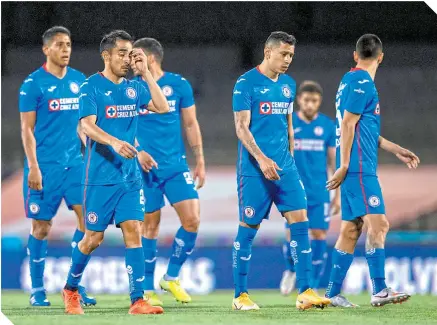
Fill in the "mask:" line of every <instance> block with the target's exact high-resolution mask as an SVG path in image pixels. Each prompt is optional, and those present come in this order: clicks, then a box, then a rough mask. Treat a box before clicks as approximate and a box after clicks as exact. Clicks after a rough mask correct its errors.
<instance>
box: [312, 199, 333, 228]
mask: <svg viewBox="0 0 437 325" xmlns="http://www.w3.org/2000/svg"><path fill="white" fill-rule="evenodd" d="M308 221H309V223H310V226H309V227H310V229H323V230H328V229H329V222H330V221H331V216H330V213H329V203H318V204H312V205H308Z"/></svg>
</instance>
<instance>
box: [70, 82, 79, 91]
mask: <svg viewBox="0 0 437 325" xmlns="http://www.w3.org/2000/svg"><path fill="white" fill-rule="evenodd" d="M70 90H71V92H72V93H75V94H78V93H79V85H78V84H77V83H75V82H71V83H70Z"/></svg>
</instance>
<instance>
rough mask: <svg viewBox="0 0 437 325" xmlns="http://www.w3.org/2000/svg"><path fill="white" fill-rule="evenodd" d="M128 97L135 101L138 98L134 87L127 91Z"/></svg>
mask: <svg viewBox="0 0 437 325" xmlns="http://www.w3.org/2000/svg"><path fill="white" fill-rule="evenodd" d="M126 96H127V97H129V98H130V99H135V97H137V92H136V91H135V89H133V88H132V87H128V88H127V89H126Z"/></svg>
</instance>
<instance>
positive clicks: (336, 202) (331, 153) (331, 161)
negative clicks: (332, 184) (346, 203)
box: [328, 147, 340, 215]
mask: <svg viewBox="0 0 437 325" xmlns="http://www.w3.org/2000/svg"><path fill="white" fill-rule="evenodd" d="M328 169H329V174H330V175H334V173H335V147H329V148H328ZM330 210H331V213H332V215H336V214H338V213H339V212H340V188H339V187H338V188H336V190H335V194H334V197H333V198H332V201H331V203H330Z"/></svg>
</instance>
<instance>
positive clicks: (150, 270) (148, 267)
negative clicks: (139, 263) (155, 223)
mask: <svg viewBox="0 0 437 325" xmlns="http://www.w3.org/2000/svg"><path fill="white" fill-rule="evenodd" d="M142 242H143V251H144V261H145V262H144V268H145V272H144V275H145V277H146V278H145V279H144V290H145V291H153V290H155V282H154V280H155V265H156V242H157V240H156V239H148V238H145V237H142Z"/></svg>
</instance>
